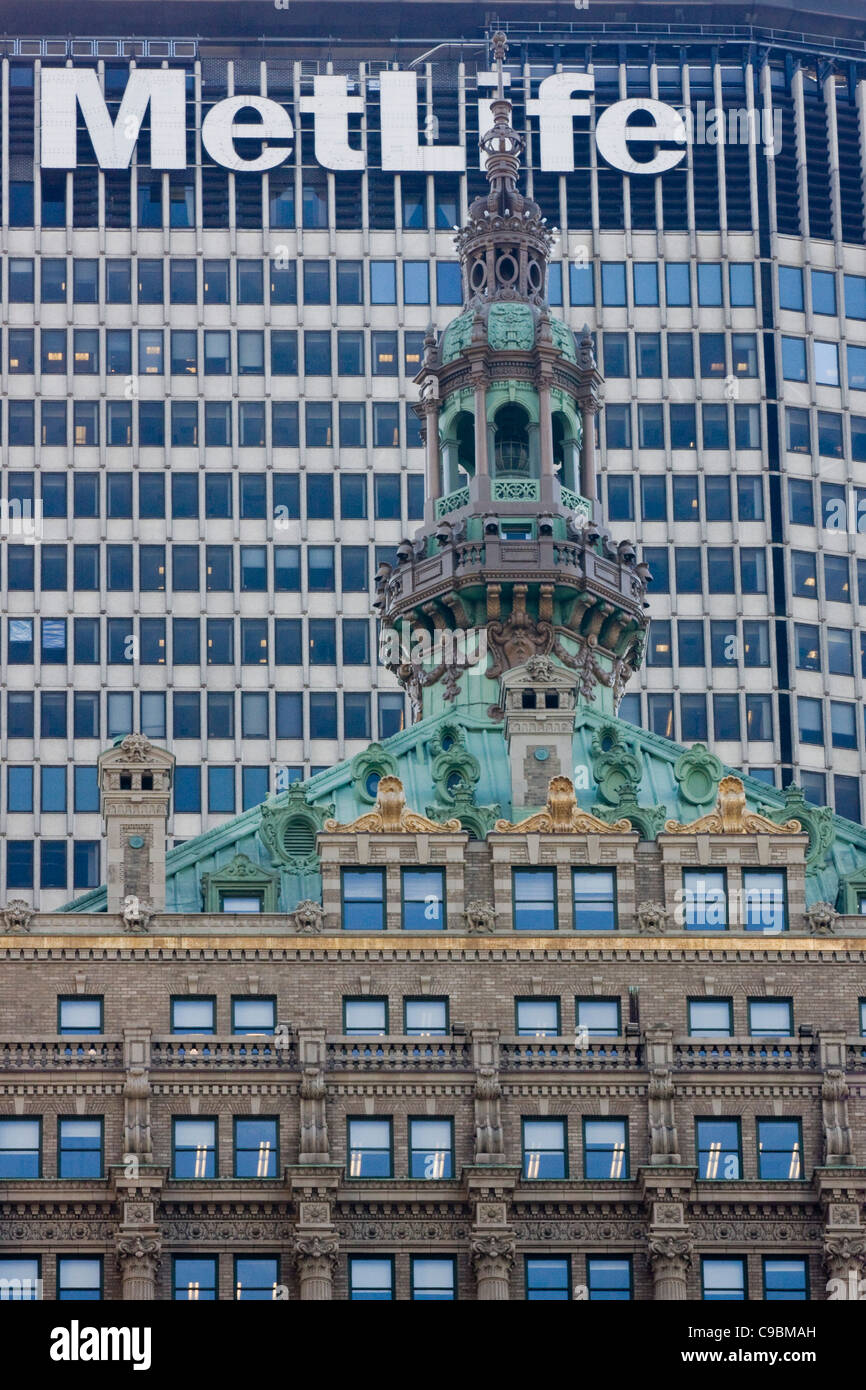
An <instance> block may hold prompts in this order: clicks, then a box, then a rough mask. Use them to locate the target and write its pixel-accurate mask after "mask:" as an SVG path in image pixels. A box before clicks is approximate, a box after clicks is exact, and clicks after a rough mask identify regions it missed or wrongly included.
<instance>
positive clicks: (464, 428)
mask: <svg viewBox="0 0 866 1390" xmlns="http://www.w3.org/2000/svg"><path fill="white" fill-rule="evenodd" d="M456 436H457V466H458V468H460V469H462V470H463V471H465V472H466V473H468V474H469V475H470V476H472V477H474V476H475V417H474V415H470V414H469V412H468V410H461V412H460V414H459V415H458V416H457V430H456Z"/></svg>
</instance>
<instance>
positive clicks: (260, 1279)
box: [234, 1255, 280, 1302]
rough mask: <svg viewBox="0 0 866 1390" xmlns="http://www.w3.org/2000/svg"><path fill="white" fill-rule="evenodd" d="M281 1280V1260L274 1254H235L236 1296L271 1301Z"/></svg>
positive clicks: (247, 1300) (246, 1299)
mask: <svg viewBox="0 0 866 1390" xmlns="http://www.w3.org/2000/svg"><path fill="white" fill-rule="evenodd" d="M279 1282H280V1262H279V1260H278V1259H277V1258H276V1256H272V1255H244V1256H241V1255H236V1256H235V1282H234V1290H235V1298H236V1299H243V1300H244V1301H245V1302H249V1301H251V1300H256V1301H258V1302H265V1301H266V1300H267V1301H268V1302H271V1301H272V1300H273V1299H275V1298H276V1296H277V1295H276V1290H277V1286H278V1285H279Z"/></svg>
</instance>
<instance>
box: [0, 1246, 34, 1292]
mask: <svg viewBox="0 0 866 1390" xmlns="http://www.w3.org/2000/svg"><path fill="white" fill-rule="evenodd" d="M41 1279H42V1261H41V1258H40V1257H39V1256H36V1257H33V1258H28V1259H24V1260H18V1259H11V1260H10V1259H5V1260H0V1302H2V1303H7V1302H15V1303H35V1302H36V1300H37V1299H39V1298H41V1297H42V1288H41Z"/></svg>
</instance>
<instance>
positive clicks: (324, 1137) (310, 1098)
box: [298, 1028, 331, 1163]
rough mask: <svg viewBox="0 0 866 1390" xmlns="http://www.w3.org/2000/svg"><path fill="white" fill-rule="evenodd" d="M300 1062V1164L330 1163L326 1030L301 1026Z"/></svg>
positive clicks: (299, 1034)
mask: <svg viewBox="0 0 866 1390" xmlns="http://www.w3.org/2000/svg"><path fill="white" fill-rule="evenodd" d="M298 1064H299V1066H300V1068H301V1080H300V1084H299V1085H298V1095H299V1097H300V1121H301V1135H300V1152H299V1154H298V1162H299V1163H328V1162H330V1158H331V1152H330V1143H329V1139H328V1120H327V1115H326V1113H325V1100H326V1096H327V1086H326V1083H325V1030H324V1029H323V1028H316V1029H313V1028H309V1029H301V1030H300V1031H299V1033H298Z"/></svg>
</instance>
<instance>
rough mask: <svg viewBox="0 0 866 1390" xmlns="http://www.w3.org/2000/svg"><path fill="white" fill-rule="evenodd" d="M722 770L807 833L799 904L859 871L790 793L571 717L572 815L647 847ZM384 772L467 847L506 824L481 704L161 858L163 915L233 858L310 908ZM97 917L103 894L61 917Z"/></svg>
mask: <svg viewBox="0 0 866 1390" xmlns="http://www.w3.org/2000/svg"><path fill="white" fill-rule="evenodd" d="M729 772H734V773H735V774H736V775H737V776H740V777H742V779H743V783H744V785H745V789H746V798H747V803H748V807H749V809H750V810H761V811H763V813H764V814H765V815H768V816H770V817H771V819H774V820H779V821H780V822H782V821H786V820H789V819H798V820H800V821H801V823H802V824H803V827H804V829H806V830H807V831H808V832H809V835H810V843H809V849H808V851H807V900H808V902H810V903H811V902H818V901H824V902H830V903H835V902H836V900H837V897H838V896H839V893H840V885H841V881H842V879H843V878H844V876H845V875H848V874H851V873H855V872H857V871H858V870H859V871H862V870H866V829H864V827H863V826H861V825H855V824H853V823H852V822H850V821H846V820H843V819H842V818H841V817H840V816H836V815H834V814H833V813H832V812H831V811H830V810H828V809H827V808H826V807H825V808H818V807H814V806H811V805H809V804H808V803H806V802H805V801H803V799H802V794H801V793H800V792H799V791H798V790H797V789H796V788H792V787H789V788H788V789H787V790H786V791H785V792H784V793H782V792H779V791H777V790H775V789H774V788H772V787H768V786H767V785H766V784H765V783H763V782H759V781H757V780H756V779H754V778H751V777H749V776H747V775H744V774H743V773H741V772H739V771H738V769H736V768H728V767H724V766H723V764H722V763H721V762H720V761H719V760H718V758H716V757H715V756H714V755H713V754H711V753H708V752H707V750H706V749H705V748H704V747H703V745H701V744H696V745H694V746H693V748H691V749H687V748H684V747H683V746H682V745H679V744H676V743H671V742H670V741H669V740H667V739H664V738H661V737H659V736H658V735H656V734H651V733H648V732H647V730H645V729H639V728H636V727H635V726H634V725H631V724H626V723H625V722H624V721H623V720H617V719H610V718H609V717H605V716H603V715H600V714H595V713H594V712H592V711H591V710H590V709H588V708H586V707H585V706H583V707H580V708H579V709H578V711H577V714H576V728H575V734H574V780H575V787H576V790H577V797H578V801H579V803H580V805H581V806H582V807H584V808H586V809H591V810H593V811H594V813H595V814H596V815H599V816H601V817H602V818H603V819H606V820H615V819H618V818H620V817H621V816H628V817H629V818H630V819H631V820H632V823H633V824H634V826H635V828H636V829H637V830H639V832H640V834H641V835H642V837H643V838H645V839H646V838H654V836H655V835H657V834H658V833H659V831H661V830H662V829H663V828H664V822H665V820H667V819H669V818H670V819H674V820H678V821H683V822H686V823H687V822H690V821H692V820H695V819H696V818H697V817H698V816H700V815H703V814H704V813H705V812H706V811H708V810H710V809H712V807H713V805H714V804H715V800H716V795H717V788H718V782H719V779H720V778H721V777H722V776H724V775H725V774H726V773H729ZM386 774H395V775H396V776H398V777H399V778H400V779H401V781H402V782H403V785H404V788H405V792H406V802H407V805H408V806H409V807H411V808H412V809H413V810H419V811H421V812H423V813H424V814H426V815H430V816H432V817H433V818H435V819H441V820H445V819H448V818H449V817H450V816H454V815H458V816H460V817H461V818H462V820H463V822H464V824H465V825H466V827H467V828H468V829H470V833H472V834H473V835H474V836H476V837H481V836H483V835H484V834H485V833H486V832H487V831H488V830H489V829H490V828H492V824H493V820H494V819H495V818H496V817H498V816H504V817H506V818H510V817H511V816H512V811H513V806H512V798H511V785H510V776H509V761H508V757H507V755H506V751H505V748H504V731H503V727H502V724H501V723H497V722H495V721H492V720H491V719H490V718H488V716H487V714H486V707H485V706H483V705H481V704H478V705H475V706H471V707H469V708H462V709H459V710H455V711H454V712H453V713H445V714H439V715H436V716H434V717H431V718H428V719H425V720H423V721H421V722H420V723H418V724H413V725H412V726H410V727H409V728H408V729H405V730H404V731H403V732H402V733H399V734H395V735H394V737H393V738H390V739H387V740H385V742H384V743H381V744H372V745H370V747H369V748H367V749H365V750H364V751H363V752H361V753H359V754H358V755H357V756H356V757H355V758H353V759H351V760H350V761H346V762H342V763H339V764H338V765H337V766H336V767H333V768H329V769H328V770H327V771H325V772H320V773H317V774H316V776H315V777H311V778H310V779H309V781H307V782H304V783H303V784H302V783H295V784H293V786H292V787H291V788H290V789H289V790H288V791H286V792H283V793H281V794H280V795H279V796H276V797H272V798H271V799H270V800H269V801H267V802H265V803H264V804H263V805H262V806H257V807H254V808H253V809H251V810H249V811H245V812H244V813H243V814H242V815H240V816H236V817H235V818H234V819H233V820H230V821H227V822H226V823H225V824H224V825H221V826H218V827H217V828H216V829H214V830H209V831H207V832H206V833H205V834H203V835H199V836H197V837H196V838H195V839H192V840H188V841H186V843H185V844H183V845H181V846H179V847H178V848H177V849H173V850H170V851H169V853H168V855H167V858H166V911H168V912H201V911H202V910H203V907H204V899H203V894H202V889H203V881H204V876H205V875H208V874H210V875H213V874H214V873H215V872H218V871H221V870H224V869H225V868H226V867H227V866H228V865H229V864H231V862H232V860H233V859H234V858H235V856H236V855H238V854H243V855H245V856H247V858H248V859H250V860H252V861H253V863H254V864H258V865H260V866H261V867H262V869H263V870H265V871H268V872H273V871H276V872H278V874H279V882H278V886H277V908H278V910H280V911H291V910H292V909H293V908H294V907H295V906H296V904H297V903H298V902H299V901H301V900H302V899H304V898H314V899H315V898H318V897H319V896H320V893H321V881H320V877H319V873H318V869H317V864H316V860H315V852H314V844H315V833H316V831H317V830H318V829H320V828H321V825H322V823H323V821H324V820H325V819H326V818H328V817H329V816H334V817H336V819H337V820H338V821H344V822H345V821H351V820H353V819H355V818H356V817H357V816H358V815H360V814H361V813H362V812H363V811H365V810H368V809H370V807H371V806H372V805H373V803H374V802H375V792H376V781H377V779H378V777H380V776H384V775H386ZM521 814H524V812H523V811H521ZM840 906H843V907H844V904H843V903H841V902H840ZM105 910H106V890H105V888H104V887H101V888H97V889H94V890H92V891H91V892H90V893H87V894H85V895H84V896H83V897H80V898H78V899H76V901H75V902H72V903H69V904H67V905H66V907H64V908H62V909H61V911H64V912H72V911H75V912H104V911H105Z"/></svg>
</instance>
